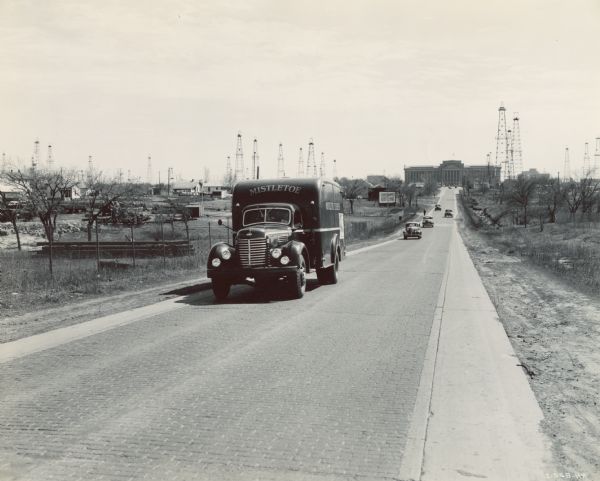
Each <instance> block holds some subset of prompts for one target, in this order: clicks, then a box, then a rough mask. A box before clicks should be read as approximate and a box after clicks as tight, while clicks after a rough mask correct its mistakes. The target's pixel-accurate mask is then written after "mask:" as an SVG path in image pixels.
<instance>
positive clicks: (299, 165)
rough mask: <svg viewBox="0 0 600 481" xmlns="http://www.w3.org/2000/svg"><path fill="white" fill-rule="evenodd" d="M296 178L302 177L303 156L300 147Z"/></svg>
mask: <svg viewBox="0 0 600 481" xmlns="http://www.w3.org/2000/svg"><path fill="white" fill-rule="evenodd" d="M298 177H304V155H303V154H302V147H300V157H298Z"/></svg>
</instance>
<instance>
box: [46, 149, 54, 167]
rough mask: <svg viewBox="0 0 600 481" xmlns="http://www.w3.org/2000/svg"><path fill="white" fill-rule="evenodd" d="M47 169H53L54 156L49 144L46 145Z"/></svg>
mask: <svg viewBox="0 0 600 481" xmlns="http://www.w3.org/2000/svg"><path fill="white" fill-rule="evenodd" d="M47 163H48V170H49V171H53V170H54V157H52V146H51V145H49V146H48V160H47Z"/></svg>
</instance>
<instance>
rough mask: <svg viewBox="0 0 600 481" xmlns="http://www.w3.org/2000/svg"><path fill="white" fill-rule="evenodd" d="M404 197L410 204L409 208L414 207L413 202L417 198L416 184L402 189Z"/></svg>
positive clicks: (405, 185) (407, 185) (406, 185)
mask: <svg viewBox="0 0 600 481" xmlns="http://www.w3.org/2000/svg"><path fill="white" fill-rule="evenodd" d="M402 196H403V197H404V199H406V201H407V202H408V206H409V207H412V203H413V200H416V198H417V187H416V186H415V184H404V186H403V187H402Z"/></svg>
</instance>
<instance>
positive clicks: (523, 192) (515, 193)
mask: <svg viewBox="0 0 600 481" xmlns="http://www.w3.org/2000/svg"><path fill="white" fill-rule="evenodd" d="M536 187H537V184H536V182H535V180H533V179H528V178H526V177H524V176H522V175H521V176H519V177H518V178H517V180H516V181H515V182H514V183H513V185H512V188H511V190H510V193H509V198H510V202H511V203H512V204H513V205H515V206H517V207H520V208H522V209H523V222H524V223H525V227H527V208H528V206H529V203H530V201H531V198H532V197H533V194H534V193H535V190H536Z"/></svg>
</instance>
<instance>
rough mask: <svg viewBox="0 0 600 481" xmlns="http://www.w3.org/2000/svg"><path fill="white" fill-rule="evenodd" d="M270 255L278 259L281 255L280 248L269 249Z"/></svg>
mask: <svg viewBox="0 0 600 481" xmlns="http://www.w3.org/2000/svg"><path fill="white" fill-rule="evenodd" d="M271 255H272V256H273V259H279V258H280V257H281V249H279V248H275V249H271Z"/></svg>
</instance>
